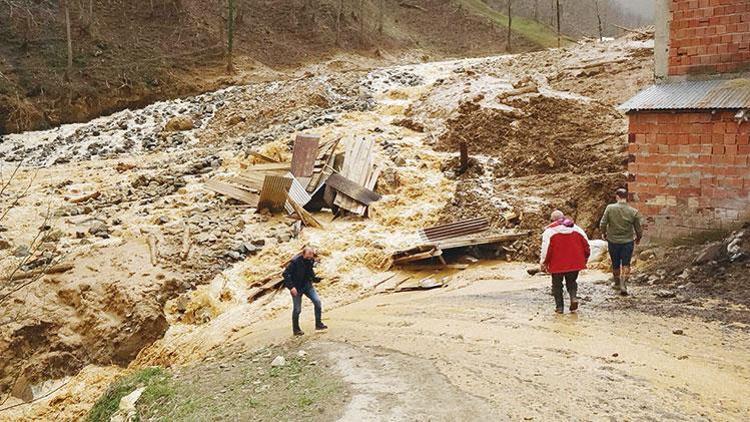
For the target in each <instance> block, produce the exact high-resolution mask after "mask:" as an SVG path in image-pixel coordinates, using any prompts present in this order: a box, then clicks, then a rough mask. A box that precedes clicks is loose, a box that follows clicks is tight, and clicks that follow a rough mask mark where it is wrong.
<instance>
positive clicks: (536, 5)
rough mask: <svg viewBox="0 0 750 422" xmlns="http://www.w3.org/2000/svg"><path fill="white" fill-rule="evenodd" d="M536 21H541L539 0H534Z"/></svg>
mask: <svg viewBox="0 0 750 422" xmlns="http://www.w3.org/2000/svg"><path fill="white" fill-rule="evenodd" d="M534 21H536V22H539V0H534Z"/></svg>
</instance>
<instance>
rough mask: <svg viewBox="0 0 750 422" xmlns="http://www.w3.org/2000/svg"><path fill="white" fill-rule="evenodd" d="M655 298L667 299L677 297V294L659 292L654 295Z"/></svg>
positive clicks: (669, 291) (667, 291) (664, 291)
mask: <svg viewBox="0 0 750 422" xmlns="http://www.w3.org/2000/svg"><path fill="white" fill-rule="evenodd" d="M655 295H656V297H658V298H661V299H669V298H673V297H676V296H677V293H675V292H673V291H671V290H659V291H658V292H656V293H655Z"/></svg>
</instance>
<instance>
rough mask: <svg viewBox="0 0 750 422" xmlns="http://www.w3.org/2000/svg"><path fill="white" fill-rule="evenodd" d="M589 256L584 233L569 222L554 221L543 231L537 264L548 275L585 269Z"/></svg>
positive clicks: (586, 237) (587, 240)
mask: <svg viewBox="0 0 750 422" xmlns="http://www.w3.org/2000/svg"><path fill="white" fill-rule="evenodd" d="M590 254H591V249H590V248H589V238H588V236H586V232H584V231H583V229H581V228H580V227H578V226H577V225H575V224H573V222H572V221H570V220H564V221H556V222H554V223H552V224H550V225H549V226H547V228H546V229H545V230H544V234H543V235H542V255H541V258H540V260H539V263H540V264H542V266H545V265H546V266H547V271H548V272H549V273H550V274H559V273H567V272H571V271H580V270H583V269H586V262H587V261H588V259H589V255H590Z"/></svg>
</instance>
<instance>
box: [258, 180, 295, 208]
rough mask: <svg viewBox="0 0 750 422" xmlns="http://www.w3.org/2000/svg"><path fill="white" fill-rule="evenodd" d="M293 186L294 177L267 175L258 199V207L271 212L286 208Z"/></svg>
mask: <svg viewBox="0 0 750 422" xmlns="http://www.w3.org/2000/svg"><path fill="white" fill-rule="evenodd" d="M291 186H292V179H289V178H287V177H284V176H271V175H268V176H266V178H265V179H264V181H263V188H262V189H261V191H260V198H259V199H258V209H259V210H261V209H267V210H269V211H271V212H273V211H280V210H282V209H284V206H285V204H286V197H287V193H288V192H289V188H290V187H291Z"/></svg>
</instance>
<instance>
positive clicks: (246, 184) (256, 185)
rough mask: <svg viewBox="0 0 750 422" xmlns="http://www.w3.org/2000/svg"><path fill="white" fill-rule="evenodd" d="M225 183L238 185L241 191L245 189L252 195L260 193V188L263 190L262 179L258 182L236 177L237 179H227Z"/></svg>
mask: <svg viewBox="0 0 750 422" xmlns="http://www.w3.org/2000/svg"><path fill="white" fill-rule="evenodd" d="M264 177H265V176H264ZM226 181H227V182H229V183H231V184H234V185H239V186H241V187H242V188H243V189H246V190H248V191H250V192H253V193H260V190H261V188H263V180H262V179H261V180H260V181H257V180H254V179H249V178H246V177H241V176H238V177H227V178H226Z"/></svg>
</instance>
